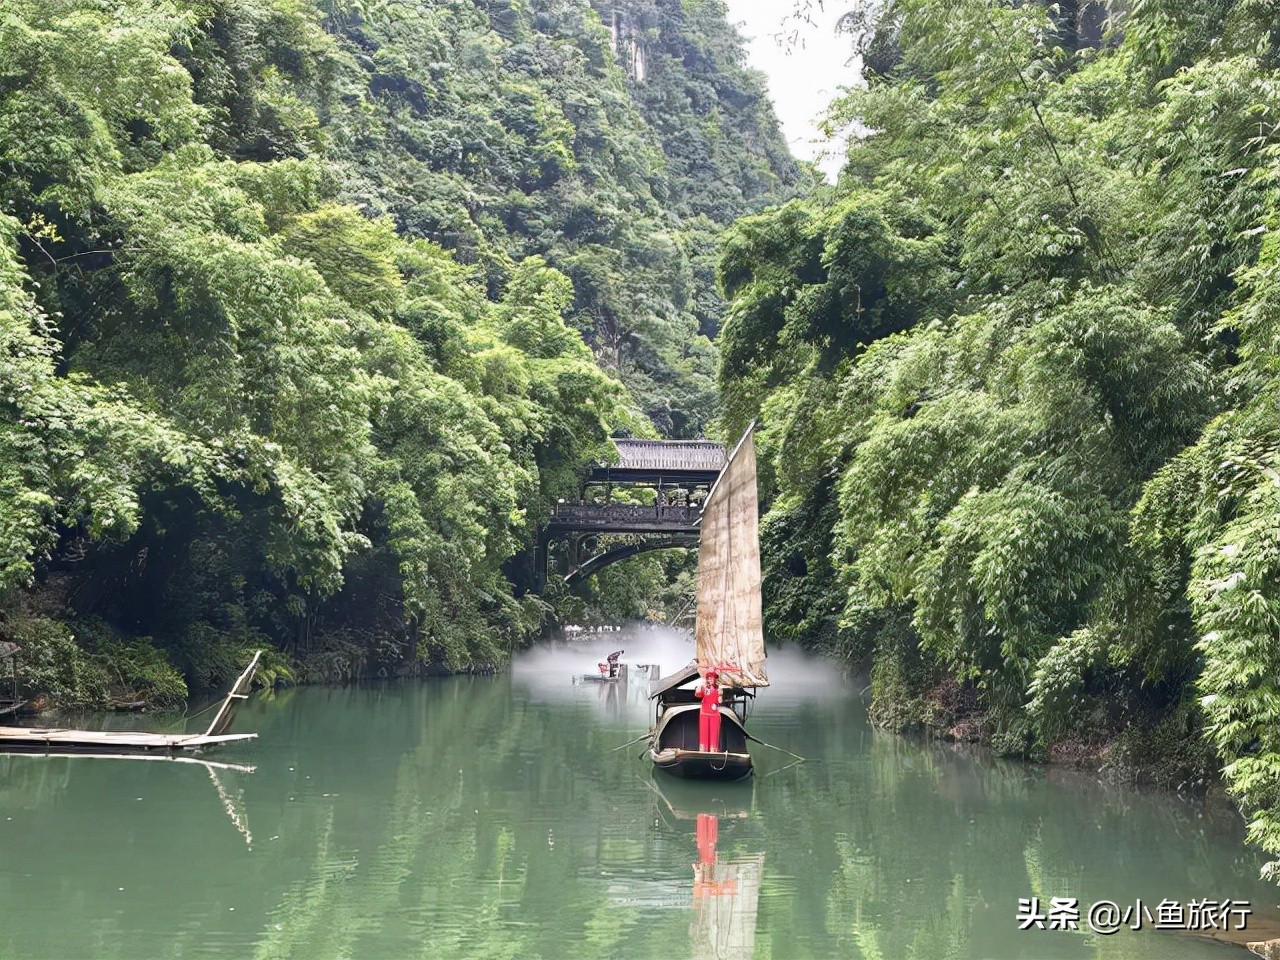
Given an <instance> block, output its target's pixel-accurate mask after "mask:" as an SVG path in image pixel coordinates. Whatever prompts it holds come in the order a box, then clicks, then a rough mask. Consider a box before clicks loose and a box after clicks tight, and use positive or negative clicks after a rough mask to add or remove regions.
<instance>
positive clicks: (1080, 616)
mask: <svg viewBox="0 0 1280 960" xmlns="http://www.w3.org/2000/svg"><path fill="white" fill-rule="evenodd" d="M1124 6H1125V8H1127V12H1125V13H1123V14H1119V13H1117V14H1116V19H1115V21H1114V22H1113V23H1112V25H1111V26H1112V29H1111V31H1110V32H1108V33H1107V34H1106V35H1105V36H1104V37H1103V38H1102V39H1101V42H1089V41H1088V38H1087V37H1085V36H1084V34H1085V33H1086V32H1087V31H1086V30H1085V24H1084V21H1083V20H1079V19H1072V18H1071V17H1070V16H1068V15H1067V14H1066V13H1064V11H1065V10H1067V6H1066V5H1062V6H1061V7H1059V5H1050V4H1047V3H1007V2H1003V0H949V2H946V3H942V2H938V0H887V2H884V3H878V4H872V5H864V6H863V7H860V8H859V11H858V12H857V14H856V15H854V16H853V20H856V21H858V22H860V23H861V24H862V25H863V26H864V27H865V28H866V32H865V33H864V34H863V36H862V43H863V49H864V54H865V55H864V75H865V79H866V84H865V86H863V87H861V88H859V89H855V90H853V91H851V92H849V93H848V94H847V95H846V96H844V97H843V99H841V100H839V101H837V103H836V104H835V105H834V107H833V109H832V112H831V117H830V122H831V124H832V126H833V127H838V126H843V125H846V124H849V123H851V122H855V121H856V123H857V124H859V125H860V126H857V127H855V128H854V129H855V130H856V131H859V132H858V133H857V135H856V136H855V137H854V139H853V141H852V144H851V146H850V149H849V153H848V160H847V163H846V166H845V168H844V171H843V174H842V176H841V179H840V182H839V184H838V186H836V187H834V188H832V189H829V190H823V191H819V192H818V193H815V195H814V196H813V197H812V198H809V199H806V200H800V201H795V202H792V203H790V204H788V205H785V206H781V207H778V208H776V209H773V210H770V211H767V212H765V213H763V214H760V215H758V216H754V217H748V218H746V219H744V220H742V221H740V222H739V223H738V224H737V225H735V226H734V227H733V228H732V229H731V231H730V232H729V234H728V235H727V238H726V241H725V247H724V255H723V258H722V260H721V262H720V277H721V280H722V282H723V284H724V286H725V289H726V291H727V293H728V294H729V296H730V298H731V302H730V304H729V308H728V311H727V315H726V321H725V323H724V327H723V342H722V345H721V346H722V364H721V368H720V382H721V386H722V389H723V391H724V409H725V411H726V418H727V420H728V425H729V428H730V429H729V432H730V433H732V432H733V431H734V430H736V429H739V428H740V427H741V426H742V425H743V424H744V423H745V422H746V421H747V420H749V419H750V418H752V417H757V416H758V417H761V418H762V419H763V422H764V429H763V431H762V433H761V437H762V440H761V442H762V447H763V450H764V453H765V457H764V460H765V462H766V472H767V473H768V474H769V476H770V477H771V484H772V489H771V497H772V503H771V506H770V508H769V510H768V513H767V516H766V517H765V519H764V524H763V528H762V529H763V537H764V539H765V541H766V543H765V547H766V549H765V556H766V563H767V567H768V569H767V570H766V594H767V596H766V601H767V605H766V614H767V618H768V620H769V623H770V627H771V629H772V632H773V633H774V634H775V635H781V636H792V637H796V638H799V639H801V640H802V641H804V642H806V643H809V644H811V645H815V646H819V647H822V648H825V649H831V650H838V651H841V652H842V653H844V654H846V655H848V656H851V657H855V658H867V659H868V660H870V661H871V662H872V663H873V664H874V670H873V686H872V690H873V694H874V696H875V704H874V707H873V709H874V710H875V711H876V713H877V715H878V716H879V717H880V718H881V719H882V720H884V721H886V722H890V723H894V724H898V725H907V724H910V723H913V722H921V721H923V722H932V720H933V718H935V717H936V716H937V715H938V712H939V709H940V708H943V707H945V706H946V704H945V702H944V701H945V700H946V697H945V695H944V694H945V691H946V690H948V689H955V687H954V684H955V683H956V682H959V683H960V684H961V685H962V686H963V688H964V689H966V690H968V691H969V692H970V693H971V694H972V695H973V696H974V697H976V699H977V702H978V704H979V705H980V708H981V709H982V711H983V712H984V715H985V716H986V718H987V724H988V729H987V733H988V735H989V736H990V737H991V738H992V739H993V740H994V741H995V742H996V744H997V746H999V747H1001V748H1003V749H1007V750H1011V751H1015V752H1035V751H1042V750H1044V749H1046V748H1053V747H1054V746H1055V745H1057V744H1059V743H1061V742H1063V741H1070V740H1073V739H1074V740H1075V741H1076V742H1077V743H1080V742H1085V743H1087V742H1089V741H1093V742H1095V743H1100V742H1105V741H1110V742H1111V745H1112V750H1113V751H1114V753H1115V754H1116V755H1120V754H1124V753H1126V752H1127V753H1128V755H1129V756H1128V759H1131V760H1135V761H1143V760H1150V759H1152V758H1153V755H1156V754H1162V755H1161V756H1159V757H1158V758H1157V759H1160V760H1162V761H1168V760H1170V759H1171V758H1172V759H1177V760H1180V761H1182V762H1184V763H1190V764H1191V765H1192V767H1193V768H1197V769H1199V770H1200V772H1202V773H1203V772H1204V763H1205V760H1206V758H1211V757H1212V755H1213V754H1215V753H1216V755H1217V757H1218V759H1219V760H1220V762H1221V763H1222V764H1224V773H1225V777H1226V781H1227V784H1228V785H1229V786H1230V788H1231V789H1232V790H1233V791H1235V793H1236V794H1237V796H1239V797H1240V799H1241V800H1242V801H1243V803H1244V806H1245V808H1246V811H1247V812H1248V814H1249V816H1250V818H1251V824H1252V835H1253V837H1254V838H1255V839H1257V840H1260V841H1261V842H1263V843H1264V844H1266V845H1267V846H1268V847H1269V848H1270V849H1271V850H1273V851H1277V852H1280V733H1278V732H1277V731H1280V688H1278V687H1277V683H1278V681H1277V677H1280V646H1277V637H1278V636H1280V472H1278V468H1280V432H1278V431H1280V406H1278V402H1280V379H1277V376H1278V374H1280V365H1278V363H1277V350H1278V349H1280V336H1278V335H1277V329H1278V328H1277V322H1278V320H1277V318H1278V317H1280V309H1278V307H1280V304H1278V303H1277V301H1276V292H1277V285H1276V275H1277V273H1276V270H1277V255H1278V254H1280V248H1278V247H1277V246H1276V244H1275V242H1274V231H1275V229H1276V228H1277V225H1278V221H1277V195H1276V190H1275V185H1276V170H1277V169H1278V168H1277V149H1278V145H1277V130H1280V126H1278V125H1277V117H1280V99H1277V97H1278V95H1280V83H1278V79H1280V74H1278V73H1277V69H1278V68H1280V51H1278V49H1277V47H1276V39H1277V37H1276V32H1275V24H1274V18H1272V17H1271V16H1270V14H1269V13H1268V12H1267V11H1266V10H1265V9H1264V5H1260V4H1251V3H1219V2H1213V0H1209V2H1192V3H1174V2H1164V0H1138V2H1134V3H1130V4H1126V5H1124ZM1085 7H1086V5H1084V4H1080V5H1071V9H1072V10H1075V11H1076V13H1077V14H1079V13H1080V11H1081V10H1083V9H1084V8H1085ZM851 22H852V21H851ZM912 703H915V704H917V706H915V707H912V706H910V704H912ZM931 711H932V712H931ZM942 712H943V713H945V712H946V711H945V710H942ZM944 722H945V721H944Z"/></svg>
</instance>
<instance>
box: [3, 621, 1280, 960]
mask: <svg viewBox="0 0 1280 960" xmlns="http://www.w3.org/2000/svg"><path fill="white" fill-rule="evenodd" d="M613 640H614V638H608V639H607V641H606V642H605V643H604V644H597V645H595V646H592V645H584V646H582V647H578V648H575V649H573V650H571V651H566V650H564V649H560V650H548V649H543V650H539V651H535V652H534V653H532V654H531V655H528V656H526V657H524V658H522V659H521V660H520V662H518V663H517V665H516V668H515V670H514V671H513V673H512V674H511V675H508V676H503V677H498V678H494V679H452V680H441V681H431V682H427V683H405V684H396V685H390V686H372V687H363V688H359V689H302V690H291V691H285V692H284V693H281V694H277V695H276V696H274V697H272V698H270V699H261V698H255V699H254V700H252V701H250V702H249V704H248V705H247V706H246V708H245V709H244V710H243V711H242V713H241V715H240V719H239V720H238V722H237V729H239V730H256V731H258V732H259V733H260V735H261V738H260V740H258V741H257V742H255V743H251V744H248V745H245V746H239V747H236V748H234V749H227V750H225V751H223V752H221V753H218V754H216V755H215V756H212V757H211V758H210V759H216V760H219V761H223V762H227V763H234V764H245V765H253V766H254V767H256V769H255V770H254V771H253V772H243V771H235V770H220V771H219V770H210V769H206V768H205V767H203V766H200V765H197V764H180V763H170V762H163V761H137V760H103V759H86V758H37V757H0V957H3V958H4V960H81V958H85V960H88V958H94V960H108V958H117V957H118V958H129V960H152V958H155V960H170V958H179V957H219V958H235V960H239V958H246V960H247V958H308V960H320V958H339V957H344V958H345V957H349V958H353V960H381V958H394V960H400V958H429V960H437V958H439V960H447V958H512V960H514V958H546V960H562V958H597V957H599V958H617V960H632V958H634V960H649V958H687V957H708V956H715V955H719V956H721V957H726V958H741V957H746V956H754V957H757V958H779V960H791V958H795V960H801V958H807V957H823V958H865V960H877V958H897V957H920V958H945V957H987V956H990V957H1063V958H1072V957H1094V956H1106V957H1132V958H1155V957H1160V958H1180V957H1232V956H1235V957H1239V958H1244V957H1247V956H1248V955H1247V954H1245V953H1244V952H1243V951H1242V950H1241V949H1240V948H1238V947H1231V946H1226V945H1222V944H1217V943H1213V942H1208V941H1204V940H1200V939H1195V938H1191V937H1188V936H1186V935H1185V934H1175V933H1168V932H1156V931H1150V930H1143V931H1138V932H1135V931H1131V930H1127V929H1126V930H1122V931H1121V932H1119V933H1117V934H1115V935H1114V936H1109V937H1102V936H1097V935H1094V934H1091V933H1087V932H1063V931H1047V930H1030V931H1019V930H1018V929H1017V924H1016V922H1015V914H1016V909H1017V902H1018V899H1019V898H1022V897H1031V896H1040V897H1042V898H1045V899H1046V900H1047V898H1048V897H1050V896H1066V897H1077V898H1079V899H1080V900H1081V901H1082V902H1084V903H1085V904H1086V905H1087V904H1088V903H1091V902H1093V901H1095V900H1098V899H1101V898H1108V899H1112V900H1115V901H1117V902H1118V903H1120V904H1125V903H1130V904H1131V903H1134V901H1135V900H1138V899H1142V900H1144V901H1145V902H1147V903H1149V904H1152V905H1154V904H1155V903H1157V902H1158V901H1160V900H1161V899H1163V898H1170V899H1174V900H1181V901H1187V900H1190V899H1191V898H1193V897H1195V898H1204V897H1214V898H1217V899H1219V900H1222V899H1227V898H1231V899H1235V900H1250V901H1252V902H1253V904H1254V909H1255V911H1258V912H1260V913H1261V912H1265V913H1267V914H1268V915H1270V916H1275V914H1276V911H1275V909H1274V907H1273V904H1274V903H1275V902H1277V901H1280V891H1278V890H1277V889H1276V888H1275V887H1272V886H1270V885H1267V884H1262V883H1260V882H1259V881H1258V880H1257V879H1256V877H1257V870H1258V866H1259V860H1258V858H1257V857H1255V856H1253V855H1252V854H1250V853H1248V852H1247V851H1246V850H1245V849H1244V848H1243V847H1242V846H1241V845H1240V843H1239V830H1238V825H1236V824H1233V823H1232V822H1231V820H1230V819H1229V818H1215V817H1210V816H1208V815H1207V814H1206V813H1205V811H1204V809H1203V808H1202V807H1200V806H1198V805H1195V804H1191V803H1188V802H1184V801H1181V800H1179V799H1177V798H1176V797H1171V796H1168V795H1162V794H1145V793H1139V792H1133V791H1126V790H1118V789H1108V788H1104V787H1102V786H1100V785H1098V784H1097V783H1094V782H1092V780H1090V779H1089V778H1088V777H1083V776H1078V775H1077V776H1064V775H1062V774H1061V773H1057V772H1052V771H1046V770H1044V769H1041V768H1036V767H1027V766H1020V765H1013V764H999V763H993V762H991V761H989V760H986V759H982V758H980V757H976V756H969V755H965V754H963V753H959V752H957V751H955V750H954V749H952V748H948V747H946V746H941V745H937V746H930V745H921V744H915V743H912V742H908V741H904V740H902V739H898V738H894V737H892V736H888V735H882V734H879V733H877V732H875V731H873V730H871V729H870V728H869V727H868V725H867V722H866V717H865V711H864V709H863V707H862V705H861V703H860V701H859V699H858V695H857V687H858V685H857V684H856V682H854V681H852V680H849V679H847V678H844V677H841V676H840V675H838V673H837V672H836V671H835V670H833V669H832V668H830V667H829V666H828V665H826V664H823V663H821V662H818V661H814V660H810V659H806V658H804V657H801V656H799V655H796V654H791V655H786V654H783V655H779V656H776V657H773V658H771V661H770V666H771V671H772V675H773V677H774V680H775V686H774V687H772V688H770V689H769V690H767V691H764V692H763V693H762V695H761V697H760V699H759V702H758V705H757V707H756V710H755V712H754V713H753V716H752V722H751V724H750V727H751V729H752V731H753V732H754V733H755V734H756V735H757V736H759V737H761V738H763V739H764V740H767V741H770V742H772V743H776V744H778V745H781V746H784V747H787V748H788V749H790V750H793V751H796V752H797V753H802V754H805V755H806V756H807V757H808V758H809V760H808V762H806V763H804V764H801V765H798V766H793V767H790V768H786V767H785V764H786V763H787V762H788V760H787V758H786V757H784V756H782V755H780V754H776V753H773V752H772V751H769V750H765V749H763V748H756V756H757V762H758V767H757V777H756V779H755V781H754V783H753V784H750V785H748V786H745V787H740V788H738V789H731V788H725V787H720V788H716V787H704V786H703V785H689V784H683V783H679V782H673V781H669V780H665V779H663V780H662V781H655V778H654V776H653V775H652V773H651V770H650V767H649V765H648V764H647V763H646V762H643V761H640V760H637V759H636V754H637V752H638V750H639V748H638V747H635V748H627V749H626V750H622V751H618V752H610V748H611V747H613V746H615V745H617V744H620V743H622V742H624V741H626V740H628V739H630V738H631V737H632V736H635V735H637V734H639V733H641V732H643V731H644V730H645V729H646V728H647V724H648V719H649V709H648V705H647V704H646V703H645V702H644V700H643V698H642V696H641V694H640V691H639V690H635V691H633V692H632V695H631V696H628V695H627V692H626V691H625V690H621V689H619V688H617V687H616V686H607V685H600V684H579V685H574V684H572V683H571V682H570V679H569V675H570V673H571V672H573V671H575V670H584V669H592V668H593V667H594V663H595V661H596V660H597V659H599V658H600V656H601V655H602V654H603V653H604V652H606V651H607V650H608V649H609V648H610V647H611V646H612V645H613V643H612V642H609V641H613ZM681 644H682V641H674V640H671V639H669V638H668V639H666V640H664V641H662V642H659V638H658V637H657V636H656V635H653V634H648V633H643V632H642V633H639V634H638V635H634V636H624V637H621V638H619V639H618V641H617V645H618V646H625V647H626V648H627V655H626V657H625V658H624V659H626V660H646V659H653V660H663V661H665V662H666V663H667V665H669V666H672V665H674V663H678V662H680V661H681V660H682V659H683V658H687V655H688V650H687V647H682V646H681ZM646 647H648V649H645V648H646ZM700 812H701V813H714V814H716V816H717V824H718V831H719V836H718V845H717V849H716V851H715V855H716V856H718V857H719V860H720V863H721V866H720V867H717V868H716V869H717V870H718V871H719V873H718V876H719V877H725V876H728V877H729V878H730V879H731V881H732V883H733V886H730V887H728V888H726V891H725V892H721V893H719V894H717V895H705V894H706V892H705V890H704V891H703V893H704V895H702V896H699V897H698V898H696V899H695V896H694V868H693V865H694V863H695V862H696V861H698V859H699V850H698V847H697V844H696V842H695V822H696V820H695V818H696V815H697V814H698V813H700ZM757 875H758V882H756V881H755V880H754V879H753V877H755V876H757Z"/></svg>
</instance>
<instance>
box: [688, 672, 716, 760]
mask: <svg viewBox="0 0 1280 960" xmlns="http://www.w3.org/2000/svg"><path fill="white" fill-rule="evenodd" d="M693 694H694V696H696V697H697V698H698V699H699V700H701V701H702V708H701V709H700V710H699V711H698V749H699V750H702V751H703V752H705V753H719V752H720V672H719V671H718V670H716V668H715V667H711V668H709V669H708V670H707V673H706V677H705V678H704V679H703V681H702V683H700V684H698V686H697V689H695V690H694V691H693Z"/></svg>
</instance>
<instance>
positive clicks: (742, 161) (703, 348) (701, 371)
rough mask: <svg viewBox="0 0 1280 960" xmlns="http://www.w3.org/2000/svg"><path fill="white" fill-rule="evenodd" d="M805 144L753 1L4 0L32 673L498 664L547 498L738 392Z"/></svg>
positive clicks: (535, 619) (0, 152)
mask: <svg viewBox="0 0 1280 960" xmlns="http://www.w3.org/2000/svg"><path fill="white" fill-rule="evenodd" d="M809 180H810V174H809V173H808V171H807V170H806V169H804V168H802V167H801V166H799V165H798V164H797V163H796V162H795V161H794V160H792V158H791V157H790V156H789V154H788V153H787V151H786V148H785V145H784V144H783V142H782V140H781V138H780V135H779V133H778V129H777V124H776V121H775V120H774V117H773V113H772V107H771V106H770V104H769V102H768V100H767V98H766V97H765V96H764V93H763V86H762V83H761V81H760V80H759V78H758V77H756V76H755V75H754V74H752V73H750V72H749V71H747V70H746V69H745V68H744V67H743V66H742V50H741V42H740V40H739V39H738V38H737V36H736V34H735V33H734V32H733V31H732V29H731V28H730V27H729V26H728V24H727V22H726V20H725V14H724V9H723V6H722V4H721V3H720V2H719V0H685V2H683V3H680V4H673V3H663V2H658V0H628V2H625V3H620V4H612V3H610V4H604V3H600V4H599V5H598V9H597V8H593V7H591V6H590V5H586V4H580V3H571V2H568V0H364V2H362V0H323V2H317V3H314V4H312V3H309V2H307V0H71V2H67V3H58V4H48V3H44V2H40V0H9V2H6V3H5V4H4V5H3V8H2V9H0V384H2V386H3V389H0V409H2V411H3V412H2V413H0V639H4V640H5V641H8V642H12V643H16V644H18V645H19V646H20V647H21V648H22V649H21V653H20V656H19V657H18V660H17V664H18V671H19V677H18V682H19V686H20V688H21V690H20V693H21V694H22V695H34V694H48V695H51V696H52V697H53V698H54V699H55V700H57V701H59V702H61V703H64V704H70V703H82V704H88V705H102V704H105V703H107V702H111V701H113V700H121V699H123V700H128V701H145V702H147V703H149V704H151V705H153V706H154V705H162V704H166V703H170V704H171V703H177V702H180V701H181V700H182V699H183V698H184V697H185V694H186V689H187V686H186V685H187V683H188V682H194V683H200V684H203V683H221V682H223V681H224V680H225V678H226V677H227V676H228V675H230V674H232V673H233V672H234V671H235V670H236V669H237V667H238V666H239V665H240V664H241V663H242V662H243V660H244V658H245V656H246V652H247V651H248V650H250V649H252V648H254V647H257V646H265V647H267V648H269V649H270V650H271V651H273V653H272V656H271V658H270V667H269V670H268V678H269V679H270V678H272V677H274V678H282V677H286V676H289V675H292V676H294V677H295V678H297V679H301V680H315V679H339V678H346V677H352V676H357V675H369V674H373V673H389V672H403V671H405V670H421V669H448V670H457V669H486V668H489V667H491V666H492V665H495V664H499V663H501V662H502V660H503V659H504V658H505V657H506V656H507V655H508V653H509V651H510V649H511V648H512V647H513V646H514V645H517V644H520V643H522V642H525V641H526V640H527V639H528V638H529V637H530V636H531V635H532V634H533V632H534V631H536V630H537V629H538V627H539V626H540V625H541V623H542V621H543V619H544V616H545V614H546V612H547V607H546V604H545V602H544V601H543V600H541V599H539V598H538V597H535V596H533V595H531V594H528V593H526V592H525V588H526V587H527V586H528V583H527V569H526V567H524V566H522V565H521V564H520V563H519V562H517V561H516V560H514V559H513V558H517V557H518V556H519V555H520V554H521V553H522V551H525V550H526V549H527V548H528V546H529V544H530V542H531V540H532V537H533V535H534V531H535V530H536V528H537V525H538V523H539V521H540V519H541V518H542V517H543V516H545V514H546V512H547V510H548V509H549V504H550V503H553V502H554V500H555V498H557V497H559V496H574V495H576V489H577V483H578V477H579V474H580V471H581V470H582V469H583V468H584V467H585V465H586V464H587V463H588V462H590V461H591V460H592V459H595V458H598V457H600V456H604V455H607V450H608V444H607V438H608V437H609V435H610V433H611V432H615V431H620V430H621V431H631V432H639V433H642V434H649V433H661V434H669V435H673V436H691V435H697V434H700V433H701V432H702V431H703V430H704V429H705V427H706V424H707V422H708V418H709V417H710V416H711V415H712V414H713V413H714V410H715V385H714V371H715V355H714V352H713V347H712V345H711V341H710V336H711V335H713V334H714V333H715V331H716V330H717V328H718V325H719V322H720V316H721V312H722V310H723V307H724V304H723V301H722V300H721V299H719V298H718V296H717V295H716V294H714V293H713V292H712V291H713V289H714V284H713V283H711V281H710V278H711V277H712V274H713V272H714V260H715V244H716V238H717V235H718V233H719V231H720V230H721V228H722V227H723V225H724V224H726V223H728V222H729V221H730V220H731V219H733V218H734V217H736V216H739V215H741V214H744V213H748V212H752V211H757V210H760V209H762V208H763V207H764V206H766V205H767V204H769V203H776V202H779V201H782V200H785V199H787V198H788V197H791V196H795V195H797V194H798V193H800V192H801V191H802V190H803V188H804V187H805V185H806V184H807V183H808V182H809ZM651 573H652V571H651Z"/></svg>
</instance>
